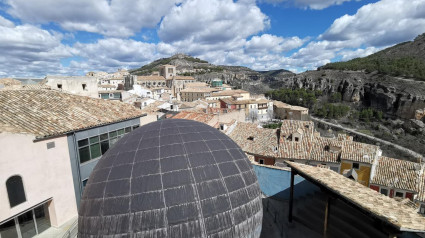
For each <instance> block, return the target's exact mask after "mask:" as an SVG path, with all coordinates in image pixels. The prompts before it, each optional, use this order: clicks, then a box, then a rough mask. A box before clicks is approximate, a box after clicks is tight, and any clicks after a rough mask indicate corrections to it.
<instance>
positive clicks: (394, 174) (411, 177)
mask: <svg viewBox="0 0 425 238" xmlns="http://www.w3.org/2000/svg"><path fill="white" fill-rule="evenodd" d="M420 168H421V165H420V164H418V163H415V162H410V161H405V160H399V159H393V158H388V157H385V156H381V157H380V158H378V164H377V166H376V171H375V175H374V176H373V178H372V179H371V182H370V183H371V184H378V185H382V186H386V187H396V188H399V189H403V190H409V191H416V189H417V183H418V179H419V173H420ZM424 225H425V224H424Z"/></svg>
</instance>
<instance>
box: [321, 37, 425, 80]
mask: <svg viewBox="0 0 425 238" xmlns="http://www.w3.org/2000/svg"><path fill="white" fill-rule="evenodd" d="M320 69H334V70H365V71H366V72H373V71H377V72H379V73H384V74H388V75H392V76H404V77H410V78H415V79H418V80H422V81H425V33H424V34H422V35H420V36H418V37H416V38H415V40H414V41H408V42H404V43H400V44H397V45H395V46H393V47H389V48H386V49H384V50H382V51H379V52H377V53H375V54H372V55H369V56H367V57H364V58H356V59H352V60H349V61H347V62H336V63H329V64H326V65H325V66H322V67H320Z"/></svg>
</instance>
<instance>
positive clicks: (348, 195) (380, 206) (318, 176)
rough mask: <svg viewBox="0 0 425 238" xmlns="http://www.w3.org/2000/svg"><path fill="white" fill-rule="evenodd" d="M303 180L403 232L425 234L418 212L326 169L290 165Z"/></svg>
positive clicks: (421, 218) (423, 222)
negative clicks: (313, 183)
mask: <svg viewBox="0 0 425 238" xmlns="http://www.w3.org/2000/svg"><path fill="white" fill-rule="evenodd" d="M288 164H289V166H290V167H292V168H294V169H296V170H297V171H299V172H300V173H301V174H302V176H303V177H306V178H308V179H311V180H313V181H315V182H317V183H319V184H320V185H323V186H325V187H326V188H328V189H329V190H330V191H332V192H333V193H335V194H337V195H338V196H341V197H343V198H345V199H347V200H349V201H350V202H351V203H353V204H355V205H356V206H358V207H360V208H361V209H362V210H364V211H366V212H368V213H370V214H372V216H374V217H375V218H377V219H380V220H382V221H384V222H386V223H389V224H391V225H393V226H394V227H395V228H397V229H398V230H400V231H413V232H425V217H424V216H422V215H420V214H418V213H417V211H416V210H415V209H414V208H412V207H410V206H408V205H405V204H404V203H402V202H398V201H397V200H395V199H392V198H390V197H387V196H385V195H383V194H380V193H378V192H376V191H375V190H372V189H370V188H368V187H365V186H363V185H361V184H360V183H357V182H355V181H354V180H351V179H348V178H345V177H344V176H342V175H340V174H338V173H336V172H334V171H332V170H329V169H324V168H318V167H313V166H309V165H303V164H298V163H294V162H288Z"/></svg>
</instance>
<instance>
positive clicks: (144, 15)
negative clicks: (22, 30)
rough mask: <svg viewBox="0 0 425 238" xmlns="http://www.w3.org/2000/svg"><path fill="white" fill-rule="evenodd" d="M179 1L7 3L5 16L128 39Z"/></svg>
mask: <svg viewBox="0 0 425 238" xmlns="http://www.w3.org/2000/svg"><path fill="white" fill-rule="evenodd" d="M178 2H180V0H155V1H153V0H149V1H148V0H61V1H58V0H31V1H28V0H6V3H7V4H8V5H9V9H8V13H9V14H11V15H12V16H13V17H16V18H19V19H21V20H23V21H24V22H29V23H42V24H44V23H49V22H54V23H58V24H59V25H60V26H61V27H62V28H64V29H65V30H68V31H87V32H94V33H100V34H102V35H106V36H115V37H127V36H131V35H133V34H134V33H135V32H139V31H140V30H141V29H142V28H154V27H155V26H156V25H157V24H158V23H159V22H160V20H161V18H162V17H163V16H164V15H166V14H167V13H168V12H169V11H170V9H171V8H172V7H173V6H175V4H176V3H178Z"/></svg>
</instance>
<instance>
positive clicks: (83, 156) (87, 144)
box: [78, 125, 139, 163]
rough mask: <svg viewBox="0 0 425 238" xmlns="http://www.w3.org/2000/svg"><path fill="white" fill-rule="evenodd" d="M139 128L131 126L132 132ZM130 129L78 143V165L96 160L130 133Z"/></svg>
mask: <svg viewBox="0 0 425 238" xmlns="http://www.w3.org/2000/svg"><path fill="white" fill-rule="evenodd" d="M137 127H139V126H138V125H136V126H133V130H134V129H136V128H137ZM131 131H132V127H131V126H129V127H126V128H121V129H119V130H116V131H110V132H109V133H104V134H101V135H99V136H93V137H90V138H87V139H83V140H79V141H78V152H79V155H80V163H84V162H87V161H89V160H92V159H96V158H98V157H100V156H101V155H103V154H105V153H106V151H108V149H109V148H110V147H111V146H112V145H113V144H115V143H116V142H117V141H118V140H119V139H120V138H121V137H123V136H124V135H125V134H127V133H130V132H131Z"/></svg>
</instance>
